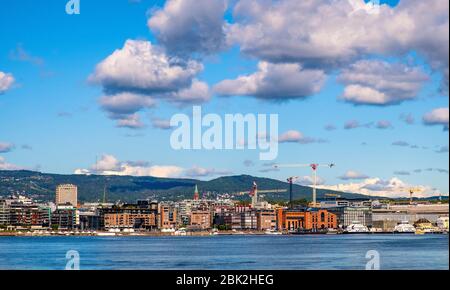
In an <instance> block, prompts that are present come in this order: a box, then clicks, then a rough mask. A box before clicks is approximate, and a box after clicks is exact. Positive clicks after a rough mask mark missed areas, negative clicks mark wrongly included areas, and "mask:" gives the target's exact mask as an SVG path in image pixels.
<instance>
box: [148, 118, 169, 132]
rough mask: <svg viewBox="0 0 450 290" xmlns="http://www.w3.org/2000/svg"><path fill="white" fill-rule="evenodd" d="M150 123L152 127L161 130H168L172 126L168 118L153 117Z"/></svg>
mask: <svg viewBox="0 0 450 290" xmlns="http://www.w3.org/2000/svg"><path fill="white" fill-rule="evenodd" d="M152 125H153V128H157V129H162V130H169V129H171V128H172V127H171V126H170V120H166V119H160V118H153V119H152Z"/></svg>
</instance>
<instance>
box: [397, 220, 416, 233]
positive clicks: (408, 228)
mask: <svg viewBox="0 0 450 290" xmlns="http://www.w3.org/2000/svg"><path fill="white" fill-rule="evenodd" d="M415 232H416V228H415V227H414V226H413V225H410V224H409V222H408V221H402V222H401V223H399V224H398V225H396V226H395V228H394V233H415Z"/></svg>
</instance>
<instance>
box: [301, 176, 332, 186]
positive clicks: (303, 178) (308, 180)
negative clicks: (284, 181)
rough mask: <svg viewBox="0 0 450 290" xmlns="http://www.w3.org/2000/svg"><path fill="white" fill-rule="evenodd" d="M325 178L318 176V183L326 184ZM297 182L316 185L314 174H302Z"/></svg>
mask: <svg viewBox="0 0 450 290" xmlns="http://www.w3.org/2000/svg"><path fill="white" fill-rule="evenodd" d="M325 182H326V181H325V179H323V178H322V177H320V176H317V180H316V185H324V184H325ZM295 183H296V184H300V185H304V186H311V185H314V178H313V177H312V176H308V175H307V176H301V177H299V178H298V179H297V180H296V181H295Z"/></svg>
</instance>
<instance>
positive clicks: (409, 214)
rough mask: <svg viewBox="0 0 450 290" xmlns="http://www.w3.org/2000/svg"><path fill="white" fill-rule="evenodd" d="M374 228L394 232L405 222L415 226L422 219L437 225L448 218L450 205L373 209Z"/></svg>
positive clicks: (416, 205) (392, 206)
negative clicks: (397, 226)
mask: <svg viewBox="0 0 450 290" xmlns="http://www.w3.org/2000/svg"><path fill="white" fill-rule="evenodd" d="M372 211H373V215H372V220H373V226H374V227H376V228H381V229H383V230H384V231H393V230H394V228H395V226H396V225H397V224H399V223H401V222H403V221H407V222H409V223H410V224H414V223H415V222H416V221H418V220H420V219H426V220H428V221H430V222H431V223H434V224H436V223H437V221H438V219H439V218H440V217H448V214H449V205H448V204H415V205H409V204H408V205H388V206H387V207H386V208H382V209H373V210H372Z"/></svg>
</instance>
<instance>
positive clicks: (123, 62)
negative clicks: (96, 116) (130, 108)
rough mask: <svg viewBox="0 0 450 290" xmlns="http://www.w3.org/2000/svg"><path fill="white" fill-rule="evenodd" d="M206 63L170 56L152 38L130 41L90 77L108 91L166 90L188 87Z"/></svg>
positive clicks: (158, 91)
mask: <svg viewBox="0 0 450 290" xmlns="http://www.w3.org/2000/svg"><path fill="white" fill-rule="evenodd" d="M202 70H203V65H201V64H200V63H198V62H196V61H193V60H190V61H187V62H184V61H181V60H180V59H177V58H171V57H169V56H167V55H166V54H165V53H164V51H163V50H162V49H160V48H159V47H157V46H154V45H152V44H151V43H150V42H149V41H142V40H127V41H126V42H125V45H124V47H123V48H122V49H117V50H116V51H115V52H113V53H112V54H111V55H110V56H108V57H107V58H106V59H105V60H103V61H102V62H101V63H99V64H98V65H97V67H96V69H95V72H94V74H92V75H91V76H90V80H91V81H93V82H95V83H99V84H101V85H103V88H104V90H105V91H106V92H136V93H142V94H155V93H167V92H174V91H178V90H179V89H182V88H187V87H189V86H190V85H191V83H192V80H193V78H194V77H195V75H196V74H198V73H199V72H200V71H202Z"/></svg>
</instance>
